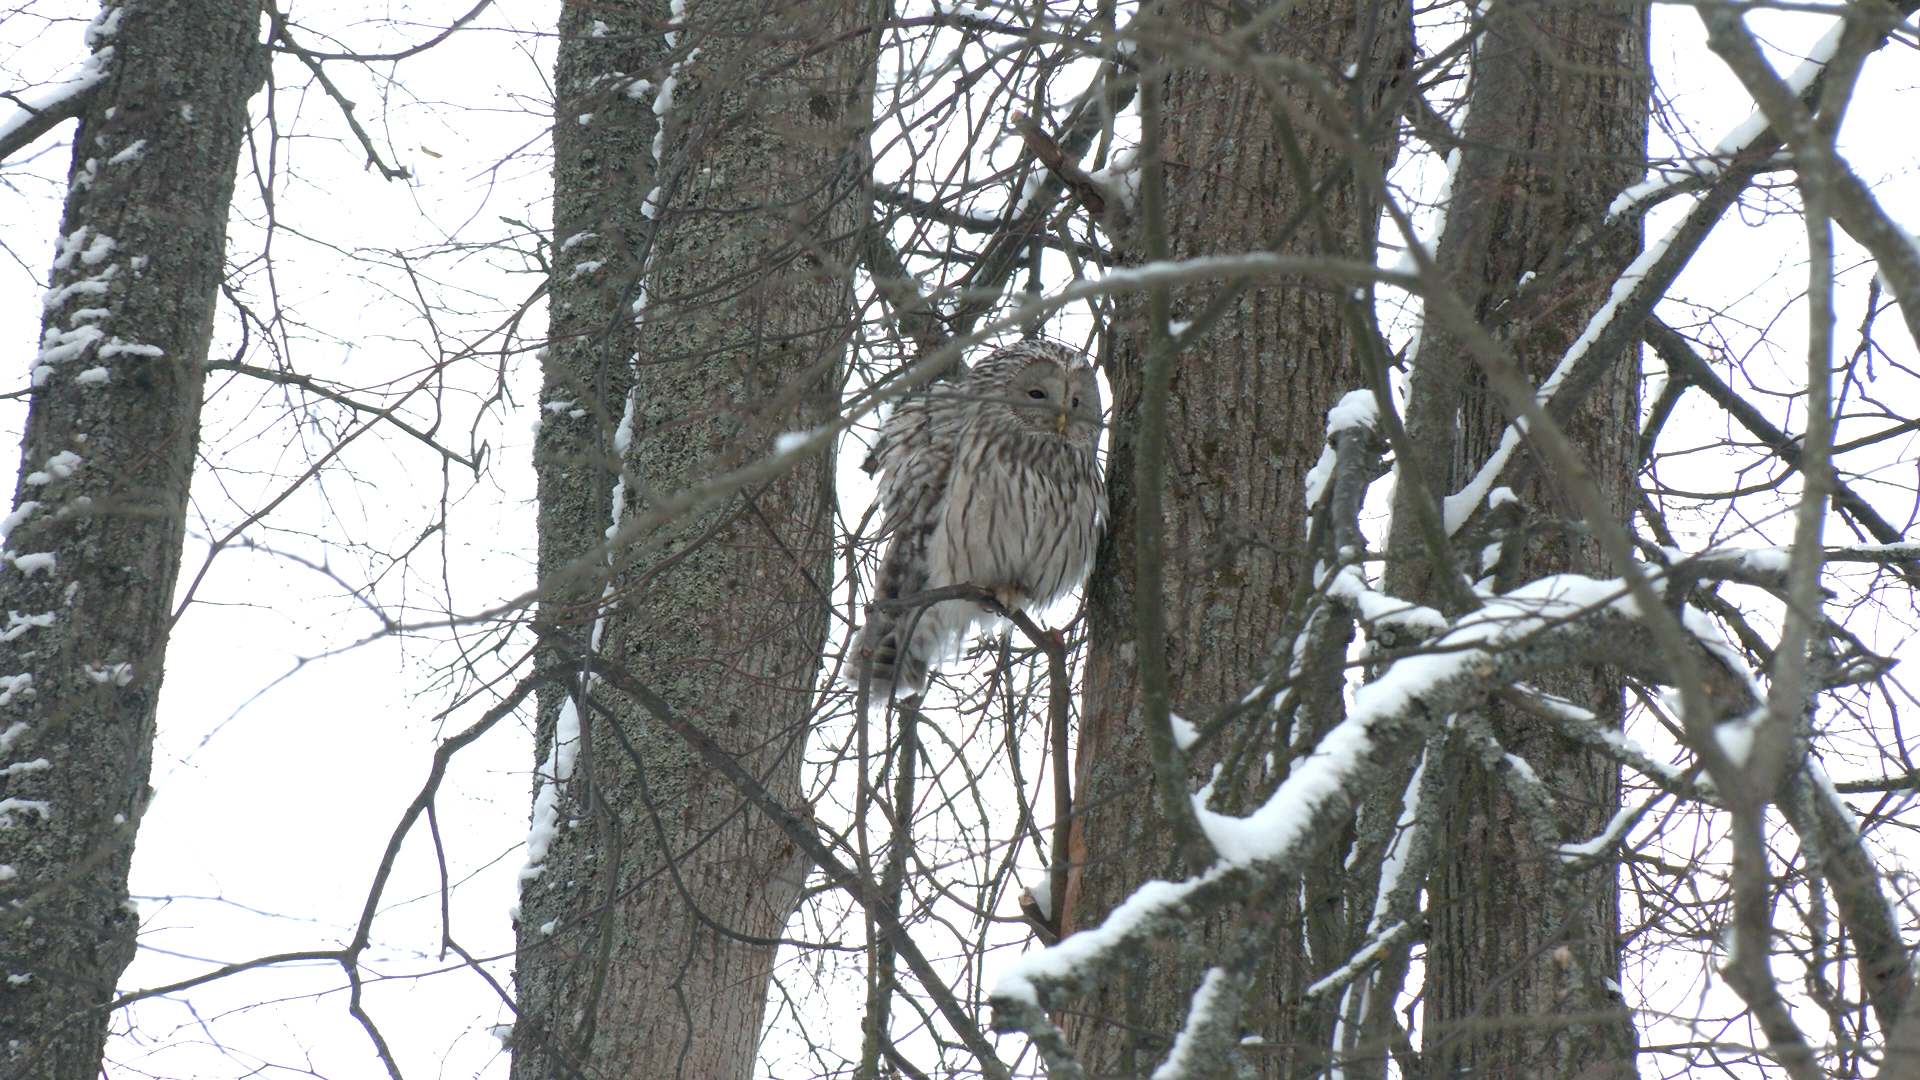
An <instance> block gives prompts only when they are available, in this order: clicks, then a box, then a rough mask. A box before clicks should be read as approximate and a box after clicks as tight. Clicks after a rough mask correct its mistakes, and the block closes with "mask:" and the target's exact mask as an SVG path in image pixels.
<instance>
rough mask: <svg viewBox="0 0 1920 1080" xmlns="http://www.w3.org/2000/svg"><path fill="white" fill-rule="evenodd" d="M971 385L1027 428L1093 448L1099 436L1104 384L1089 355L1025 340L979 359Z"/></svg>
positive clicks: (1055, 345) (1049, 343)
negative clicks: (1094, 374) (1101, 398)
mask: <svg viewBox="0 0 1920 1080" xmlns="http://www.w3.org/2000/svg"><path fill="white" fill-rule="evenodd" d="M968 382H969V383H971V384H972V387H971V389H974V390H976V391H977V392H978V393H980V394H981V395H982V396H983V397H990V398H992V399H993V404H994V405H996V406H1001V407H1004V408H1006V409H1007V410H1008V411H1010V412H1011V413H1012V414H1013V418H1014V420H1015V422H1016V423H1019V424H1020V425H1022V426H1024V427H1030V428H1034V429H1037V430H1040V431H1044V432H1047V433H1049V434H1054V435H1058V436H1060V437H1062V438H1064V439H1066V440H1067V441H1069V442H1073V443H1078V444H1082V445H1085V446H1089V447H1091V446H1092V445H1094V443H1095V442H1097V441H1098V440H1099V438H1100V384H1099V383H1098V382H1096V381H1095V380H1094V377H1093V365H1092V363H1090V362H1089V361H1088V359H1087V356H1086V354H1085V353H1082V352H1079V351H1077V350H1074V349H1069V348H1067V347H1065V346H1063V345H1057V344H1055V343H1053V342H1051V341H1038V340H1034V341H1022V342H1020V343H1019V344H1017V345H1010V346H1008V347H1007V348H1004V349H1001V350H999V351H997V352H995V353H994V354H993V355H991V356H989V357H987V358H986V359H984V360H982V361H980V363H979V364H977V365H975V367H974V368H973V371H972V373H971V374H970V377H969V379H968Z"/></svg>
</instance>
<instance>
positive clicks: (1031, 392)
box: [1027, 387, 1047, 398]
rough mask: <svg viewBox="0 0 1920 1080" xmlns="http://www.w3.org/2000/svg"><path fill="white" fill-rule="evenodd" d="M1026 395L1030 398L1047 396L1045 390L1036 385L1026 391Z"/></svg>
mask: <svg viewBox="0 0 1920 1080" xmlns="http://www.w3.org/2000/svg"><path fill="white" fill-rule="evenodd" d="M1027 396H1028V397H1030V398H1044V397H1046V396H1047V392H1046V391H1045V390H1041V389H1039V388H1038V387H1036V388H1034V389H1032V390H1029V391H1027Z"/></svg>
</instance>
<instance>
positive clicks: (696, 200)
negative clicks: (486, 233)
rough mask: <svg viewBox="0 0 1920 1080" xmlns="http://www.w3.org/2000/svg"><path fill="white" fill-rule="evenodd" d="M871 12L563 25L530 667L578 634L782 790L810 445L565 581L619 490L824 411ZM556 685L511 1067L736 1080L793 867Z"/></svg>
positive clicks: (628, 725)
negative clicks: (540, 627) (540, 584)
mask: <svg viewBox="0 0 1920 1080" xmlns="http://www.w3.org/2000/svg"><path fill="white" fill-rule="evenodd" d="M879 13H880V12H879V9H878V7H877V6H875V5H873V4H871V3H866V2H865V0H798V2H793V3H778V4H772V5H766V4H761V3H748V2H745V0H711V2H704V3H703V2H697V0H696V2H694V3H690V4H688V5H686V6H685V9H684V12H683V13H681V14H679V15H678V16H677V17H676V15H675V14H674V13H671V12H669V10H668V5H666V4H665V3H660V4H632V3H627V4H605V3H594V4H586V3H569V4H567V5H566V6H565V8H564V9H563V11H562V15H561V33H562V45H561V52H560V60H559V68H558V71H557V73H556V76H557V82H558V91H559V98H560V106H559V110H558V113H559V115H558V117H557V122H556V137H555V147H556V164H555V183H556V207H555V237H556V240H557V241H558V242H559V243H558V246H557V248H556V256H555V266H554V271H553V285H552V292H551V297H552V300H551V302H552V311H553V314H552V342H551V344H550V351H549V355H548V360H547V366H546V376H547V378H546V383H547V385H546V389H545V390H544V391H543V395H542V399H543V402H544V403H545V404H546V406H547V408H546V412H545V417H546V424H545V426H544V427H543V429H542V432H541V435H540V439H539V444H538V453H539V457H538V459H537V466H538V469H539V473H540V514H541V518H540V524H541V567H540V569H541V574H542V580H543V581H545V582H547V583H548V585H549V586H550V587H551V588H552V589H553V590H554V591H553V593H552V595H551V597H550V598H549V599H548V600H547V601H546V602H545V603H543V605H542V612H541V619H542V622H543V624H545V625H546V626H547V627H549V628H550V629H552V630H556V631H558V632H559V634H560V635H564V638H565V640H566V641H567V642H568V644H566V645H564V646H562V645H561V644H559V642H560V641H561V640H562V638H561V637H558V636H551V635H550V636H549V637H548V639H547V640H548V642H549V650H548V653H547V655H546V657H545V659H544V661H543V663H545V664H546V665H547V667H548V669H549V670H555V671H571V672H575V673H577V672H578V670H579V668H580V666H581V663H582V661H583V659H585V658H586V654H587V651H588V650H589V649H592V651H593V652H594V654H595V656H594V659H593V663H595V664H599V665H603V666H604V665H620V666H623V667H624V668H626V669H627V670H628V671H629V672H631V673H632V674H633V675H634V676H635V677H637V678H638V679H639V680H641V681H642V682H644V683H646V684H647V685H648V686H650V687H651V688H652V689H653V690H654V691H656V692H657V693H658V694H659V695H660V696H661V697H662V698H664V699H666V700H667V701H668V702H669V703H670V704H671V705H672V706H673V707H674V708H676V709H677V710H679V711H681V712H682V713H684V714H685V715H687V716H688V717H690V718H691V719H693V720H694V721H695V722H696V723H697V724H698V725H699V726H701V727H702V728H704V729H705V730H706V731H707V732H709V733H711V734H712V735H714V737H716V738H717V739H719V740H720V741H721V742H722V743H723V745H725V746H726V747H727V748H728V749H730V750H732V751H733V752H735V753H737V754H739V755H740V757H741V759H742V760H743V762H745V763H746V765H747V766H748V768H749V769H751V770H752V771H753V773H754V774H755V775H757V776H758V777H759V778H760V779H761V782H762V783H763V784H764V785H765V786H766V787H767V789H768V790H769V791H770V792H771V793H772V794H773V795H774V796H775V797H776V798H779V799H782V800H784V801H786V802H787V803H788V804H789V805H799V769H800V751H801V747H802V745H803V743H804V741H805V738H806V735H807V731H808V728H809V724H810V720H811V709H812V705H813V700H814V689H815V679H816V673H817V671H818V666H819V660H820V650H821V647H822V644H823V641H824V638H825V634H826V630H827V625H828V620H829V617H830V610H829V605H830V599H829V596H828V593H827V592H826V590H827V589H828V588H830V587H831V584H832V581H833V558H834V551H833V540H834V532H833V528H832V515H833V510H834V485H833V460H832V458H831V456H829V455H815V456H813V457H811V458H805V459H802V460H801V461H800V462H799V463H798V464H797V465H795V466H794V467H793V468H792V469H791V470H789V471H787V472H785V473H784V474H782V475H780V476H779V477H778V478H776V479H773V480H772V481H770V482H768V481H764V480H763V481H760V482H756V483H754V484H752V485H750V486H746V487H743V488H741V489H739V490H732V491H728V492H726V493H725V494H724V497H721V498H719V499H718V500H717V502H715V503H713V504H711V505H709V506H707V507H704V508H701V509H699V510H698V511H697V512H696V513H694V514H691V515H688V516H685V517H682V518H679V519H677V520H674V521H673V522H672V523H671V524H669V525H666V526H663V527H661V528H658V529H654V530H652V531H650V532H647V533H646V534H645V535H643V536H642V537H640V538H639V540H638V542H637V543H636V544H635V545H634V546H631V547H628V548H625V549H623V550H620V551H617V552H615V553H614V556H613V562H612V564H611V565H610V566H608V567H606V568H604V569H603V570H602V571H601V572H600V573H598V574H594V573H587V574H581V575H576V576H575V577H574V578H573V579H572V580H563V578H562V576H561V574H560V571H561V570H562V568H563V567H565V566H567V565H568V564H569V563H570V562H572V561H573V560H575V559H576V558H577V557H579V556H580V555H581V554H582V553H583V552H585V551H588V550H590V549H591V548H592V547H593V545H594V544H596V543H598V542H600V541H601V539H602V537H603V534H604V533H605V532H606V531H607V528H608V526H609V524H611V523H612V522H613V521H614V520H615V519H616V518H621V517H622V515H623V508H624V519H625V520H629V521H630V520H631V519H633V517H634V516H635V515H637V514H648V513H652V512H655V511H657V510H659V509H660V508H661V507H663V506H664V505H666V504H667V503H668V502H669V501H670V500H672V499H674V498H676V497H679V496H681V495H683V494H684V493H686V492H687V491H688V490H689V489H690V488H692V487H694V486H695V485H698V484H700V483H701V482H703V481H707V480H710V479H712V478H714V477H718V476H721V475H723V474H726V473H727V472H729V471H730V470H732V469H734V468H736V467H739V466H742V465H746V464H749V463H751V462H754V461H758V460H762V459H764V458H766V457H767V456H768V455H769V454H771V453H772V452H773V449H774V445H775V437H776V436H778V435H779V434H781V433H783V432H791V431H802V432H804V431H809V430H811V429H814V428H815V427H817V426H818V425H820V424H822V423H824V422H826V421H828V420H829V419H830V418H831V417H832V416H833V415H834V412H835V409H836V406H837V403H838V394H839V390H840V380H841V378H842V370H843V363H842V362H843V357H844V354H845V350H846V347H847V342H848V339H849V337H850V334H851V330H852V323H851V319H852V308H851V286H852V274H851V271H850V269H849V267H850V263H851V261H852V256H853V253H854V252H855V250H856V241H857V239H858V233H859V230H860V229H861V228H862V227H863V226H864V223H865V222H866V220H867V215H866V206H865V203H864V199H865V193H866V174H867V152H866V135H867V129H868V127H869V125H870V115H871V109H872V97H873V89H872V81H871V80H872V68H873V64H874V55H875V53H874V45H873V42H874V35H873V34H872V33H871V32H862V31H863V28H865V27H867V26H870V25H871V24H872V23H873V22H874V21H875V19H876V17H877V16H878V15H879ZM695 50H697V53H696V52H695ZM640 79H644V80H645V83H644V84H643V83H640V82H636V81H635V80H640ZM656 115H662V116H664V131H663V132H661V134H660V137H659V138H658V139H657V140H656V131H658V130H659V128H658V126H657V125H656V124H655V120H654V118H655V116H656ZM656 154H657V155H658V158H657V159H656ZM636 342H637V343H638V347H637V354H636ZM603 590H605V591H604V599H603ZM590 640H591V642H592V645H589V641H590ZM578 690H579V686H578V683H577V682H576V683H575V684H574V690H573V692H572V693H571V695H570V694H569V693H568V692H562V691H560V690H558V689H555V690H551V691H550V692H548V693H547V694H546V696H545V697H544V698H543V699H542V707H541V710H540V722H539V729H538V744H539V753H540V755H541V760H542V762H543V764H542V766H541V775H540V776H539V777H538V778H537V782H538V783H539V784H540V794H538V795H537V796H536V807H535V828H536V832H539V831H540V830H541V828H542V826H543V825H544V824H551V825H552V826H553V827H554V828H556V829H557V833H555V834H554V835H553V838H552V842H551V846H550V847H548V848H547V850H546V851H545V852H544V853H543V854H542V855H541V857H540V859H539V860H538V862H539V865H540V869H539V870H538V872H537V874H536V873H531V872H530V875H529V880H526V881H525V883H524V885H523V889H522V897H521V913H520V917H519V941H520V954H519V967H518V971H517V974H516V978H517V983H518V991H519V998H520V1018H519V1021H518V1023H517V1025H516V1030H515V1038H514V1047H515V1060H514V1076H515V1077H517V1078H522V1080H529V1078H534V1077H550V1076H552V1077H558V1076H571V1075H576V1072H575V1070H579V1071H581V1072H584V1073H585V1074H587V1075H593V1076H630V1077H648V1078H653V1077H701V1078H709V1077H711V1078H729V1077H738V1078H744V1077H746V1076H748V1075H749V1073H750V1071H751V1069H752V1066H753V1062H754V1057H755V1051H756V1048H757V1045H758V1040H759V1034H760V1025H761V1017H762V1013H763V1008H764V1004H765V1001H766V996H767V989H768V978H769V975H770V973H771V967H772V961H773V955H774V946H773V944H772V941H771V939H774V938H777V937H778V936H779V935H780V934H781V932H782V931H783V929H784V928H785V925H786V922H787V919H788V916H789V915H790V914H791V912H792V910H793V908H794V905H795V904H796V903H797V901H798V897H799V889H800V885H801V884H802V882H803V880H804V877H805V874H806V871H807V867H806V865H805V864H804V862H803V860H801V859H800V858H799V857H798V856H797V854H796V853H795V851H794V849H793V848H792V846H791V845H790V844H789V843H788V842H787V841H786V840H785V838H784V837H783V836H782V835H781V834H780V833H779V832H778V830H777V829H775V828H774V827H773V826H771V825H770V824H769V823H768V822H767V821H765V820H764V819H763V818H762V817H761V816H760V815H758V814H757V813H756V812H755V811H753V810H751V809H749V808H746V807H744V806H743V804H742V802H741V800H740V799H739V798H738V797H737V796H736V795H735V794H734V791H733V789H732V788H731V787H730V786H729V785H728V784H727V783H726V782H725V781H724V780H722V779H720V778H719V777H717V776H715V775H713V774H712V773H711V772H709V771H707V770H706V769H704V768H703V767H702V766H701V765H700V763H699V762H698V761H697V760H696V759H695V758H694V757H693V756H692V755H691V754H690V753H689V752H688V751H687V750H686V749H685V748H684V746H683V745H682V744H681V743H680V741H679V739H678V737H677V736H675V735H674V734H673V733H672V732H671V731H669V730H667V729H666V728H664V727H663V726H661V725H659V724H657V723H655V722H654V721H653V720H652V719H651V718H650V717H649V716H648V715H647V714H646V713H644V712H643V711H641V710H640V708H639V706H637V705H636V704H634V703H632V702H630V701H627V700H624V699H621V698H619V697H618V696H617V695H615V694H613V693H612V692H611V691H609V690H608V689H606V688H605V687H593V688H591V689H590V690H589V697H590V698H591V703H589V702H586V701H580V700H575V699H577V698H578V697H579V694H578ZM598 707H605V708H606V709H608V710H609V711H607V712H600V711H596V710H597V708H598ZM576 732H578V733H579V734H578V735H577V736H576V734H575V733H576ZM569 740H574V741H573V742H572V744H571V745H569ZM556 793H557V794H558V795H559V798H558V801H557V805H555V807H554V811H553V816H552V817H551V818H550V819H549V820H547V821H543V819H542V815H543V813H548V811H546V810H544V809H543V805H545V803H543V800H547V801H549V802H550V801H551V800H552V798H553V796H554V795H555V794H556Z"/></svg>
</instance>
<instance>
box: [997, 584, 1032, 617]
mask: <svg viewBox="0 0 1920 1080" xmlns="http://www.w3.org/2000/svg"><path fill="white" fill-rule="evenodd" d="M987 591H988V592H990V593H992V594H993V599H994V602H995V603H997V604H999V605H1000V606H1001V607H1003V608H1005V609H1006V610H1008V611H1019V610H1020V609H1022V608H1024V607H1026V605H1027V590H1026V589H1024V588H1022V587H1020V586H1019V585H996V586H994V587H993V588H991V589H988V590H987Z"/></svg>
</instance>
